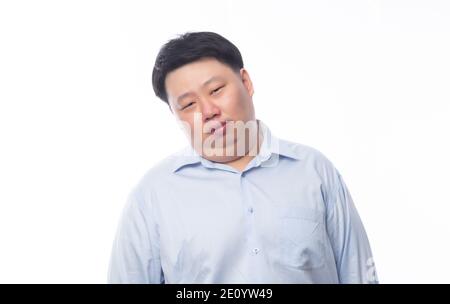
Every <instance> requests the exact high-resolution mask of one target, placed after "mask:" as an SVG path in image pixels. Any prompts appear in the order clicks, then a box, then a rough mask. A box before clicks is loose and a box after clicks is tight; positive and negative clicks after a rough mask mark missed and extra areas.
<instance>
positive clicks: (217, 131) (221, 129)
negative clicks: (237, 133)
mask: <svg viewBox="0 0 450 304" xmlns="http://www.w3.org/2000/svg"><path fill="white" fill-rule="evenodd" d="M226 125H227V122H226V121H224V122H221V123H220V127H219V128H217V129H215V128H212V129H211V133H212V134H213V135H214V136H224V135H225V133H226V129H227V128H226Z"/></svg>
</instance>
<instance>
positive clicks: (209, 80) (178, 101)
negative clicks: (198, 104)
mask: <svg viewBox="0 0 450 304" xmlns="http://www.w3.org/2000/svg"><path fill="white" fill-rule="evenodd" d="M216 80H222V77H220V76H213V77H211V78H209V79H208V80H206V81H205V82H204V83H203V84H202V87H205V86H206V85H208V84H209V83H211V82H213V81H216ZM192 94H193V93H192V92H186V93H183V94H181V95H180V96H178V98H177V103H178V104H179V103H180V101H181V100H182V99H183V98H185V97H187V96H189V95H192Z"/></svg>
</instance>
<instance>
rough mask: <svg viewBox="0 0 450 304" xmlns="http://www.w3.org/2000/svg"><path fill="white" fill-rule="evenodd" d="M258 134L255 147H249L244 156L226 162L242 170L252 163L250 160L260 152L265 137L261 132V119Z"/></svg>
mask: <svg viewBox="0 0 450 304" xmlns="http://www.w3.org/2000/svg"><path fill="white" fill-rule="evenodd" d="M257 134H258V136H257V139H256V145H253V147H249V149H248V151H247V153H246V154H245V155H244V156H241V157H239V158H237V159H235V160H232V161H229V162H227V163H226V164H227V165H229V166H231V167H233V168H234V169H236V170H238V171H241V172H242V171H243V170H244V169H245V168H246V167H247V165H248V164H249V163H250V161H251V160H252V159H253V158H254V157H255V156H256V155H257V154H258V153H259V150H260V148H261V144H262V141H263V139H264V138H263V135H262V132H260V127H259V121H258V123H257ZM250 142H251V141H250Z"/></svg>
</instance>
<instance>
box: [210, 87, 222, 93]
mask: <svg viewBox="0 0 450 304" xmlns="http://www.w3.org/2000/svg"><path fill="white" fill-rule="evenodd" d="M223 87H224V86H221V87H218V88H217V89H214V90H212V91H211V95H212V94H216V93H217V92H219V91H220V90H221V89H222V88H223Z"/></svg>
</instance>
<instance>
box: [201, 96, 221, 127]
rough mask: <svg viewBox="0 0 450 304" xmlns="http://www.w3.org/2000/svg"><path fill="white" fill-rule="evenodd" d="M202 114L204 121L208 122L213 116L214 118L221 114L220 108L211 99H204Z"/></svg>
mask: <svg viewBox="0 0 450 304" xmlns="http://www.w3.org/2000/svg"><path fill="white" fill-rule="evenodd" d="M201 110H202V116H203V122H204V123H205V122H208V121H209V120H211V119H212V118H214V117H215V116H216V115H220V109H219V107H218V106H216V105H215V104H214V103H212V102H210V101H204V102H203V103H202V109H201Z"/></svg>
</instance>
